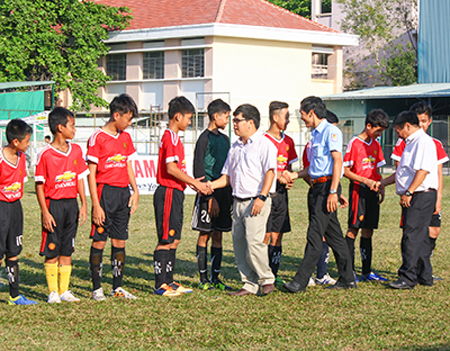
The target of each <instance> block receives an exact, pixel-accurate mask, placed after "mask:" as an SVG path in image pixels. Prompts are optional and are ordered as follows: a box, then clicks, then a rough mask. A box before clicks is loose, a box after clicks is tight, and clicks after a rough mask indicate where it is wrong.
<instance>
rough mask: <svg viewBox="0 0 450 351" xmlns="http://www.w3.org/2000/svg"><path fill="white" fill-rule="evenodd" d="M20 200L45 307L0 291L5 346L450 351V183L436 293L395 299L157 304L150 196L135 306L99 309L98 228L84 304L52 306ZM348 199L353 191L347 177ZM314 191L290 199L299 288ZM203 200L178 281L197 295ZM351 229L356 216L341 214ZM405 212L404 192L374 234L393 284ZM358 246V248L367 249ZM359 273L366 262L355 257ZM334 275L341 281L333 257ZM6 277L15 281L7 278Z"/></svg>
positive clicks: (367, 294) (312, 294)
mask: <svg viewBox="0 0 450 351" xmlns="http://www.w3.org/2000/svg"><path fill="white" fill-rule="evenodd" d="M29 183H30V184H27V186H26V193H25V196H24V198H23V200H22V205H23V208H24V216H25V230H24V249H23V251H22V254H21V255H20V256H19V261H20V278H21V286H20V289H21V292H22V293H24V294H25V295H26V296H27V297H29V298H33V299H36V300H38V301H39V305H38V306H30V307H25V306H20V307H13V306H8V305H7V303H6V301H7V298H8V289H7V288H3V289H2V290H1V291H0V303H1V305H0V323H1V328H0V341H1V343H2V345H3V347H5V348H6V347H7V348H9V349H14V350H17V349H36V350H44V349H46V350H69V349H70V350H86V349H108V350H122V349H127V350H158V349H170V350H191V349H195V350H202V349H219V350H235V349H245V350H439V349H441V350H450V342H449V340H450V317H449V307H450V292H449V291H450V290H449V288H450V273H449V263H450V259H449V258H448V255H446V252H447V250H448V247H449V243H450V239H449V237H448V234H447V233H448V229H447V228H449V218H450V213H449V207H450V206H449V203H448V199H449V185H450V179H445V186H444V189H445V192H444V201H443V214H444V216H443V221H442V227H443V230H442V234H441V237H440V238H439V239H438V242H437V249H436V251H435V254H434V256H433V258H432V263H433V266H434V271H435V274H436V275H438V276H441V277H443V278H444V281H443V282H440V283H437V284H435V286H433V287H432V288H426V287H422V286H418V287H416V289H414V290H412V291H395V290H391V289H387V288H386V287H385V286H384V285H382V284H377V283H375V284H369V283H361V284H358V289H357V290H352V291H327V290H323V289H322V288H321V287H314V288H309V289H308V290H307V292H306V293H304V294H294V295H291V294H286V293H282V292H280V291H276V292H275V293H273V294H270V295H268V296H265V297H256V296H251V297H244V298H233V297H228V296H226V294H225V293H223V292H219V291H208V292H203V291H200V290H198V289H194V293H192V294H190V295H186V296H182V297H178V298H172V299H168V298H164V297H160V296H154V295H152V287H153V283H154V280H153V279H154V276H153V267H152V263H153V261H152V257H153V250H154V247H155V245H156V234H155V229H154V228H155V223H154V217H153V206H152V197H151V196H142V197H141V199H140V204H139V209H138V212H137V213H136V214H135V216H134V217H133V218H132V220H131V222H130V239H129V241H128V242H127V263H126V267H125V277H124V288H125V289H127V290H129V291H131V292H133V293H135V295H136V296H138V297H139V300H137V301H118V300H113V299H107V301H105V302H102V303H96V302H93V301H91V300H90V299H89V298H90V295H91V283H90V279H89V268H88V267H89V266H88V254H89V247H90V243H91V242H90V240H89V238H88V237H89V226H88V225H87V224H85V225H84V226H83V227H81V228H80V230H79V232H78V236H77V241H76V252H75V254H74V255H73V265H74V267H73V273H72V281H71V288H72V290H73V291H74V292H75V293H76V294H77V295H78V296H80V297H81V298H82V302H81V303H78V304H64V303H61V304H60V305H49V304H47V303H46V299H47V294H48V292H47V286H46V282H45V276H44V273H43V259H42V257H40V256H39V255H38V250H39V245H40V212H39V208H38V205H37V201H36V196H35V194H34V190H33V184H31V182H29ZM342 184H343V187H344V189H345V193H346V192H347V187H348V182H347V181H346V180H343V182H342ZM306 192H307V186H306V184H304V183H303V182H301V181H299V182H298V183H297V184H296V185H295V187H294V189H293V190H291V192H290V213H291V220H292V228H293V231H292V232H291V233H289V234H286V235H285V237H284V244H283V257H282V263H281V268H280V275H281V277H282V278H284V279H285V280H288V281H289V280H290V279H291V278H292V276H293V275H294V273H295V271H296V270H297V268H298V265H299V264H300V262H301V258H302V256H303V252H304V247H305V233H306V229H307V225H308V223H307V213H306ZM192 205H193V197H192V196H187V197H186V201H185V207H184V214H185V216H184V218H185V222H184V232H183V235H182V240H181V243H180V246H179V249H178V252H177V264H176V269H175V277H176V279H177V280H178V281H180V282H182V283H183V284H185V285H186V286H193V287H196V285H197V281H198V277H197V265H196V257H195V248H196V239H197V233H196V232H194V231H192V230H190V217H191V213H192ZM339 216H340V220H341V224H342V227H343V230H345V227H346V225H345V223H346V218H347V210H343V211H342V210H341V211H340V215H339ZM399 218H400V207H399V206H398V197H397V196H396V195H395V193H394V187H390V188H388V190H387V193H386V201H385V203H384V204H383V205H382V209H381V220H380V229H379V230H377V231H376V232H375V236H374V257H373V267H374V269H376V270H377V271H378V272H380V273H381V274H383V275H385V276H387V277H388V278H389V279H391V280H394V279H395V278H396V272H397V269H398V268H399V266H400V264H401V256H400V238H401V230H400V229H399ZM358 242H359V240H357V243H358ZM109 253H110V246H109V243H108V245H107V247H106V249H105V256H104V278H103V288H104V290H105V292H106V291H107V292H109V290H110V289H111V283H112V278H111V267H110V265H109ZM356 264H357V270H359V269H360V258H359V254H357V256H356ZM329 272H330V274H331V275H332V276H333V277H336V276H337V271H336V265H335V262H334V259H331V262H330V264H329ZM2 275H3V277H5V274H4V272H3V274H2ZM222 275H223V277H224V281H225V282H226V283H227V284H229V285H231V286H232V287H233V288H239V287H240V286H241V283H240V279H239V273H238V271H237V269H236V267H235V265H234V258H233V251H232V242H231V234H230V233H227V234H225V235H224V261H223V268H222Z"/></svg>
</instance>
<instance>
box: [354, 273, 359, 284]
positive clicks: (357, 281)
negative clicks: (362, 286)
mask: <svg viewBox="0 0 450 351" xmlns="http://www.w3.org/2000/svg"><path fill="white" fill-rule="evenodd" d="M353 276H354V277H355V283H359V279H358V276H357V275H356V272H355V271H353Z"/></svg>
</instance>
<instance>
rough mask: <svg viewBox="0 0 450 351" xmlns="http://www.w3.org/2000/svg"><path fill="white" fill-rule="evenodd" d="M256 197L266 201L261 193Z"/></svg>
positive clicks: (265, 197)
mask: <svg viewBox="0 0 450 351" xmlns="http://www.w3.org/2000/svg"><path fill="white" fill-rule="evenodd" d="M258 199H260V200H263V201H266V200H267V196H264V195H262V194H260V195H258Z"/></svg>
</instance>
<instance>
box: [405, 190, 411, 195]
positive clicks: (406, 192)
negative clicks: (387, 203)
mask: <svg viewBox="0 0 450 351" xmlns="http://www.w3.org/2000/svg"><path fill="white" fill-rule="evenodd" d="M405 196H413V193H412V192H410V191H409V190H406V191H405Z"/></svg>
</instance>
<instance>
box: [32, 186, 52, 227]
mask: <svg viewBox="0 0 450 351" xmlns="http://www.w3.org/2000/svg"><path fill="white" fill-rule="evenodd" d="M36 196H37V199H38V202H39V207H40V208H41V214H42V226H43V227H44V229H45V230H46V231H48V232H51V233H53V228H54V227H56V222H55V219H54V218H53V216H52V215H51V214H50V211H49V210H48V208H47V204H46V202H45V193H44V183H42V182H37V183H36Z"/></svg>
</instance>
